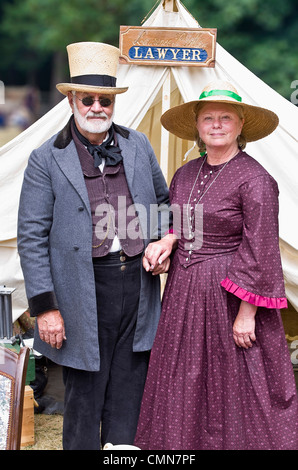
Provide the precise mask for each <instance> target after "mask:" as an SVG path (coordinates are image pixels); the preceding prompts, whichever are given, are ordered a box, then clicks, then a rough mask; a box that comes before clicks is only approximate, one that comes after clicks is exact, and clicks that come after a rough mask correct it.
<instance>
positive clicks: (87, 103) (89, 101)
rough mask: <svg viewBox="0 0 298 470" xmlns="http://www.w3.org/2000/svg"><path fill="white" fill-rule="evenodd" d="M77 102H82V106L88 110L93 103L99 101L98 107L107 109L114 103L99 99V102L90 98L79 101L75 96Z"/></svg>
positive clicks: (106, 99) (86, 97) (107, 99)
mask: <svg viewBox="0 0 298 470" xmlns="http://www.w3.org/2000/svg"><path fill="white" fill-rule="evenodd" d="M77 98H78V100H80V101H82V103H83V105H84V106H88V107H89V108H90V107H91V106H93V104H94V101H99V104H100V106H102V107H103V108H108V107H109V106H111V104H112V103H114V101H112V100H110V98H100V99H99V100H95V99H94V98H93V97H92V96H85V98H83V99H81V98H79V97H78V96H77Z"/></svg>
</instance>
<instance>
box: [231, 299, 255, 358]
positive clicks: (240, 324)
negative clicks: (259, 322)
mask: <svg viewBox="0 0 298 470" xmlns="http://www.w3.org/2000/svg"><path fill="white" fill-rule="evenodd" d="M256 311H257V307H256V306H255V305H252V304H249V303H248V302H245V301H244V300H242V302H241V304H240V308H239V312H238V315H237V317H236V319H235V322H234V325H233V337H234V341H235V343H236V345H237V346H239V347H240V348H245V349H248V348H251V347H252V346H253V343H254V341H256V335H255V323H256V322H255V315H256Z"/></svg>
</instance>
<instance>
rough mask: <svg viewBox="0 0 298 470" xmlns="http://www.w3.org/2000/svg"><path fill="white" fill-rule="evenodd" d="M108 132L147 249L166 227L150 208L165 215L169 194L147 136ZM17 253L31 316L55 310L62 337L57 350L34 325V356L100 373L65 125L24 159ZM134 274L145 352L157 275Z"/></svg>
mask: <svg viewBox="0 0 298 470" xmlns="http://www.w3.org/2000/svg"><path fill="white" fill-rule="evenodd" d="M115 129H116V132H117V139H118V145H119V147H120V148H121V150H122V156H123V164H124V169H125V174H126V178H127V183H128V186H129V189H130V192H131V196H132V199H133V201H134V203H135V205H136V208H137V210H138V207H139V208H140V209H141V210H140V211H139V218H140V225H141V228H142V231H143V235H144V245H145V246H147V244H148V243H149V242H150V241H152V239H153V240H154V239H156V238H157V230H159V231H160V232H161V233H162V232H163V231H164V230H166V228H167V220H168V217H167V216H165V217H162V220H163V221H164V223H165V226H164V227H162V226H161V224H160V223H159V224H157V217H156V208H158V213H159V215H160V214H166V213H167V215H168V206H169V199H168V188H167V185H166V182H165V179H164V177H163V175H162V172H161V170H160V167H159V165H158V162H157V160H156V157H155V155H154V152H153V149H152V147H151V145H150V143H149V141H148V139H147V137H146V136H145V135H144V134H142V133H140V132H137V131H135V130H132V129H127V128H124V127H120V126H116V125H115ZM138 204H140V205H141V206H138ZM152 208H153V209H154V211H153V214H154V216H153V217H152ZM150 209H151V223H150ZM162 223H163V222H162ZM18 251H19V255H20V260H21V266H22V269H23V274H24V279H25V286H26V293H27V297H28V302H29V307H30V311H31V315H32V316H36V315H38V314H39V313H42V311H46V310H49V309H51V308H59V310H60V312H61V314H62V316H63V319H64V322H65V329H66V337H67V339H66V341H64V343H63V346H62V348H61V349H60V350H57V349H53V348H51V346H49V345H48V344H46V343H44V342H43V341H41V340H40V338H39V335H38V328H37V326H36V328H35V338H34V348H35V350H37V351H39V352H40V353H41V354H43V355H44V356H46V357H48V358H50V359H51V360H52V361H54V362H55V363H57V364H61V365H66V366H69V367H73V368H77V369H82V370H88V371H96V370H99V369H100V352H99V346H100V345H99V343H98V332H97V308H96V295H95V282H94V274H93V263H92V219H91V211H90V205H89V199H88V193H87V189H86V185H85V182H84V177H83V173H82V169H81V165H80V161H79V157H78V153H77V151H76V147H75V144H74V142H73V140H72V137H71V132H70V122H69V123H68V124H67V125H66V127H65V128H64V129H63V130H62V131H61V132H60V133H58V134H57V135H55V136H53V137H52V138H50V139H49V140H48V141H47V142H45V143H44V144H43V145H42V146H41V147H40V148H38V149H37V150H34V151H33V152H32V154H31V155H30V157H29V161H28V166H27V168H26V170H25V174H24V182H23V187H22V191H21V197H20V205H19V220H18ZM140 269H141V292H140V302H139V310H138V319H137V325H136V333H135V338H134V351H146V350H149V349H151V347H152V344H153V340H154V336H155V333H156V328H157V324H158V321H159V316H160V281H159V277H158V276H152V275H151V274H150V273H147V272H146V271H145V270H144V269H143V268H142V266H140Z"/></svg>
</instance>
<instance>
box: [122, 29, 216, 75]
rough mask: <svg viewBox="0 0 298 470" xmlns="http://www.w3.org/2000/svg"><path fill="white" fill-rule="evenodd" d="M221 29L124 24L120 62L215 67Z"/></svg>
mask: <svg viewBox="0 0 298 470" xmlns="http://www.w3.org/2000/svg"><path fill="white" fill-rule="evenodd" d="M216 34H217V29H214V28H212V29H205V28H163V27H159V28H157V27H156V28H153V27H148V28H143V27H140V26H120V41H119V49H120V54H121V55H120V63H124V64H139V65H164V66H165V65H166V66H169V65H170V66H179V65H180V66H200V67H214V65H215V49H216Z"/></svg>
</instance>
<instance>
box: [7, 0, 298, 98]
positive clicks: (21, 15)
mask: <svg viewBox="0 0 298 470" xmlns="http://www.w3.org/2000/svg"><path fill="white" fill-rule="evenodd" d="M155 5H156V4H155V0H142V2H140V1H139V0H129V1H127V0H112V1H109V0H84V2H82V1H81V0H2V3H1V6H0V13H2V20H0V45H1V51H2V56H1V63H0V73H1V76H0V78H1V79H2V80H3V81H5V77H7V79H9V80H12V79H13V80H16V77H18V75H20V79H23V80H26V81H34V80H35V81H37V78H36V77H38V74H39V73H40V70H43V69H46V70H48V71H49V70H50V66H49V64H50V61H52V64H54V65H52V67H51V69H52V70H53V74H52V75H53V81H52V83H51V84H50V83H49V81H48V79H47V77H46V76H45V74H44V75H43V82H45V83H46V85H45V86H47V87H49V88H51V89H53V88H54V86H53V85H54V83H57V82H58V81H64V80H65V79H66V78H68V66H67V56H66V45H67V44H70V43H72V42H77V41H101V42H107V43H110V44H113V45H115V46H117V45H118V42H119V27H120V25H136V26H137V25H141V22H142V20H143V18H144V17H145V15H146V14H147V13H148V12H150V10H151V9H152V8H153V7H154V6H155ZM183 5H184V6H185V7H186V8H187V9H188V10H189V11H190V13H191V14H192V15H193V16H194V17H195V18H196V19H197V21H198V22H199V24H200V25H201V26H202V27H214V28H217V30H218V42H219V43H220V44H221V45H222V46H223V47H224V48H225V49H226V50H227V51H228V52H230V53H231V54H232V55H233V56H234V57H236V58H237V59H238V60H239V61H240V62H241V63H243V64H244V65H245V66H246V67H248V68H249V69H250V70H251V71H252V72H254V73H255V74H256V75H257V76H259V77H260V78H261V79H262V80H263V81H265V82H266V83H268V84H269V85H270V86H271V87H273V88H274V89H275V90H277V91H278V92H279V93H281V94H282V95H283V96H284V97H285V98H287V99H289V98H290V94H291V91H292V90H291V83H292V82H293V81H294V80H296V79H297V78H298V77H297V70H298V53H297V52H298V51H297V41H296V39H297V33H296V32H297V30H298V18H297V15H296V0H282V1H281V0H204V1H201V2H198V0H183ZM1 9H2V12H1ZM62 64H63V65H62ZM47 75H49V72H48V73H47ZM3 77H4V78H3ZM43 82H42V83H43ZM39 84H40V81H39Z"/></svg>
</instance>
